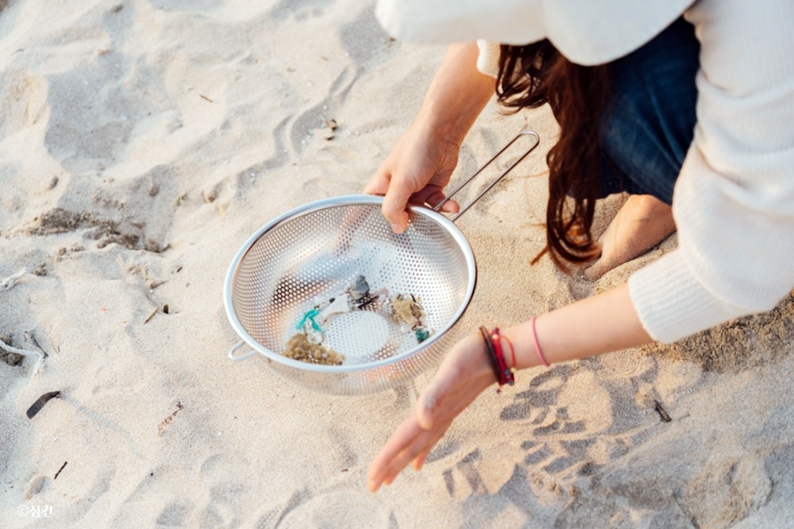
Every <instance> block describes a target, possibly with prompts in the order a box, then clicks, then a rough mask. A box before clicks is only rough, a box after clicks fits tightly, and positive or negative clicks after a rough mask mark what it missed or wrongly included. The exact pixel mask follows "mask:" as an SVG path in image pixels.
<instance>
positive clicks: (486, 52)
mask: <svg viewBox="0 0 794 529" xmlns="http://www.w3.org/2000/svg"><path fill="white" fill-rule="evenodd" d="M477 47H478V48H479V50H480V53H479V55H478V56H477V69H478V70H480V72H482V73H484V74H485V75H490V76H491V77H496V76H497V75H499V54H500V53H502V48H501V47H500V46H499V43H498V42H492V41H490V40H482V39H480V40H478V41H477Z"/></svg>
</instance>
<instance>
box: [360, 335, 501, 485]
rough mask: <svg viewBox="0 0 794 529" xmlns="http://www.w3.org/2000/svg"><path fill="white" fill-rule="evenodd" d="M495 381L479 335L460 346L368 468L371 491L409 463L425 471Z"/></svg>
mask: <svg viewBox="0 0 794 529" xmlns="http://www.w3.org/2000/svg"><path fill="white" fill-rule="evenodd" d="M494 382H496V377H495V375H494V372H493V370H492V368H491V365H490V363H489V361H488V354H487V353H486V351H485V343H484V342H483V339H482V336H480V335H479V333H478V334H476V335H472V336H468V337H466V338H464V339H463V340H461V341H459V342H458V343H456V344H455V346H454V347H453V348H452V350H451V351H450V352H449V354H448V355H447V356H446V358H445V359H444V361H443V362H442V363H441V366H440V367H439V369H438V373H436V376H435V377H434V378H433V380H432V381H431V382H430V385H428V386H427V388H425V390H424V391H423V392H422V394H421V395H420V396H419V401H418V402H417V404H416V410H415V412H414V414H413V415H412V416H411V417H409V418H408V419H407V420H406V421H405V422H403V424H402V425H401V426H400V427H399V428H398V429H397V431H396V432H394V434H392V436H391V438H390V439H389V441H388V442H387V443H386V445H385V446H384V447H383V448H382V449H381V451H380V452H379V453H378V455H377V456H376V457H375V459H374V460H373V461H372V464H370V467H369V490H370V491H372V492H375V491H377V490H378V489H379V488H380V486H381V485H382V484H383V483H385V484H386V485H390V484H391V483H392V482H393V481H394V479H395V478H396V477H397V475H398V474H399V473H400V472H401V471H402V469H403V468H405V467H406V465H408V463H410V462H413V467H414V469H416V470H420V469H421V468H422V465H423V464H424V462H425V458H426V457H427V455H428V454H429V453H430V450H432V449H433V447H434V446H435V444H436V443H437V442H438V440H439V439H441V437H443V435H444V433H445V432H446V431H447V428H449V426H450V424H452V421H453V420H454V419H455V417H457V416H458V415H459V414H460V413H461V412H462V411H463V410H464V409H466V407H468V405H469V404H471V403H472V402H473V401H474V399H475V398H477V396H478V395H479V394H480V393H482V391H483V390H484V389H485V388H487V387H488V386H490V385H491V384H493V383H494Z"/></svg>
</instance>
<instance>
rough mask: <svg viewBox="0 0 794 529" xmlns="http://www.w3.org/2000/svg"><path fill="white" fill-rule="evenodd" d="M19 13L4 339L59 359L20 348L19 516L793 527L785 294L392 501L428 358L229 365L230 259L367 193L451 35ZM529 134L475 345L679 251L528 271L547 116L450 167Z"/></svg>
mask: <svg viewBox="0 0 794 529" xmlns="http://www.w3.org/2000/svg"><path fill="white" fill-rule="evenodd" d="M0 8H1V9H2V10H0V61H2V68H0V75H2V81H0V184H1V186H0V189H1V190H2V192H0V281H2V280H3V279H5V278H11V279H10V280H8V281H7V282H6V283H5V284H4V285H2V286H3V287H6V288H5V289H1V288H0V339H3V340H4V342H5V343H7V344H9V345H10V346H12V347H14V348H17V349H21V350H25V351H30V352H33V353H35V355H41V356H42V357H43V358H42V359H40V360H39V359H37V357H36V356H30V357H25V358H22V357H19V356H16V355H13V354H8V353H6V352H2V353H0V491H2V494H0V527H2V528H17V527H44V528H71V527H79V528H111V527H112V528H117V527H118V528H139V527H201V528H204V527H207V528H210V527H228V528H232V527H240V528H249V527H251V528H258V529H264V528H275V527H283V528H292V527H296V528H297V527H340V528H342V527H344V528H359V527H360V528H373V527H384V528H409V527H472V528H474V527H527V528H544V527H620V528H623V527H625V528H629V527H631V528H634V527H648V528H651V527H659V528H661V527H665V528H666V527H698V528H722V527H739V528H761V527H791V526H794V353H793V352H792V349H794V323H793V321H794V320H793V318H794V299H791V298H790V299H786V300H784V301H783V302H782V303H781V304H780V305H779V306H778V308H777V309H776V310H775V311H773V312H771V313H768V314H762V315H757V316H753V317H748V318H743V319H740V320H736V321H733V322H729V323H727V324H725V325H722V326H720V327H718V328H716V329H713V330H710V331H707V332H704V333H701V334H699V335H696V336H694V337H691V338H689V339H686V340H684V341H682V342H680V343H676V344H673V345H669V346H667V345H654V346H649V347H644V348H641V349H637V350H628V351H621V352H616V353H611V354H607V355H602V356H600V357H597V358H593V359H588V360H583V361H577V362H570V363H565V364H559V365H554V366H552V367H551V368H550V369H548V370H546V369H544V368H538V369H532V370H528V371H524V372H521V373H519V374H518V376H517V382H516V385H515V386H513V387H511V388H506V389H505V390H504V391H503V392H502V393H501V394H496V393H495V391H494V390H488V391H487V392H485V393H484V394H483V395H482V396H481V397H480V398H479V399H478V400H477V401H476V402H475V403H474V405H473V406H472V407H471V408H469V409H468V410H466V411H465V412H464V413H463V414H462V415H461V416H460V417H459V419H458V420H456V422H455V423H453V425H452V427H451V429H450V431H449V432H448V434H447V436H446V437H445V438H444V439H443V440H442V441H441V442H440V444H439V445H438V446H437V448H436V449H435V450H434V451H433V452H432V453H431V455H430V457H429V458H428V460H427V464H426V466H425V468H424V469H423V470H422V471H421V472H415V471H413V470H410V469H409V470H407V471H406V472H405V473H404V474H403V475H401V476H400V477H399V478H398V480H397V481H396V482H395V483H394V484H393V485H392V486H390V487H385V488H384V489H382V490H381V491H379V492H378V493H376V494H371V493H370V492H368V491H367V489H366V476H367V470H368V466H369V463H370V461H371V460H372V458H373V457H374V456H375V454H376V453H377V451H378V450H379V448H380V447H381V446H382V445H383V443H384V442H385V441H386V440H387V439H388V437H389V435H390V434H391V433H392V432H393V431H394V429H395V428H396V427H397V426H398V425H399V424H400V423H401V422H402V421H403V420H404V419H405V418H406V417H407V416H408V415H409V414H410V413H411V412H412V409H413V405H414V404H415V402H416V397H417V395H418V392H419V391H421V389H422V388H423V387H425V385H426V384H427V382H428V381H429V380H430V377H431V376H432V371H430V372H427V373H424V374H423V375H421V376H420V377H419V378H417V379H416V380H415V381H414V382H413V383H412V384H409V385H407V386H403V387H399V388H397V389H393V390H388V391H384V392H381V393H377V394H374V395H369V396H362V397H341V396H328V395H323V394H320V393H316V392H313V391H310V390H308V389H306V388H303V387H301V386H298V385H296V384H294V383H292V382H290V381H287V380H285V379H283V378H281V377H280V376H278V375H277V374H275V373H274V372H273V371H272V370H271V369H270V368H268V365H267V361H266V359H265V358H263V357H255V358H251V359H248V360H246V361H244V362H239V363H237V362H232V361H231V360H229V358H228V357H227V352H228V351H229V349H230V348H231V347H232V346H233V345H234V344H235V343H236V342H237V341H238V339H239V338H238V336H237V335H236V333H235V332H234V330H233V329H232V327H231V326H230V324H229V322H228V319H227V316H226V313H225V312H224V306H223V295H222V290H223V282H224V279H225V275H226V272H227V269H228V267H229V264H230V262H231V260H232V259H233V257H234V255H235V253H236V252H237V251H238V249H239V248H240V246H241V245H242V244H243V243H244V242H245V241H246V240H247V239H248V237H249V236H250V235H251V234H253V233H254V232H255V231H256V230H257V229H258V228H260V227H261V226H262V225H264V224H266V223H267V222H268V221H270V220H271V219H273V218H275V217H276V216H278V215H280V214H282V213H284V212H286V211H288V210H290V209H292V208H294V207H297V206H300V205H302V204H305V203H308V202H311V201H314V200H319V199H322V198H328V197H333V196H338V195H345V194H352V193H359V192H361V190H362V189H363V187H364V185H365V183H366V181H367V179H368V178H369V176H370V175H371V174H372V173H373V172H374V171H375V170H376V169H377V168H378V166H379V165H380V163H381V162H382V161H383V159H384V158H385V157H386V156H387V155H388V153H389V152H390V150H391V148H392V147H393V146H394V144H395V143H396V142H397V140H398V139H399V138H400V136H401V134H402V133H403V131H404V130H405V129H406V128H407V127H408V126H409V125H410V123H411V122H412V120H413V117H414V115H415V114H416V112H417V110H418V109H419V106H420V104H421V101H422V98H423V95H424V92H425V89H426V87H427V85H428V84H429V82H430V80H431V79H432V76H433V74H434V71H435V68H436V67H437V66H438V64H439V63H440V61H441V58H442V55H443V53H444V48H443V47H433V46H417V45H410V44H405V43H401V42H398V41H395V40H393V39H391V38H389V36H388V35H386V34H385V33H384V32H383V30H382V29H381V28H380V27H379V26H378V24H377V22H376V20H375V18H374V15H373V3H372V2H363V3H362V2H356V1H354V0H325V1H320V0H306V1H289V0H281V1H266V2H243V1H225V0H194V1H188V0H121V1H118V0H113V1H95V0H76V1H73V2H45V1H43V0H28V1H24V2H23V1H22V0H8V1H2V2H0ZM524 127H530V128H531V129H532V130H535V131H536V132H537V133H538V134H539V135H540V139H541V143H540V147H539V148H538V149H537V150H536V151H535V152H534V153H533V154H532V155H530V156H529V157H528V158H527V159H526V160H525V161H523V162H522V163H521V164H520V165H519V166H518V167H517V168H516V170H515V171H514V172H513V173H511V174H510V175H509V176H508V177H506V178H505V180H504V181H503V182H500V184H499V185H497V186H496V187H495V188H494V189H493V190H492V191H491V192H490V193H489V194H487V195H486V196H485V197H484V198H483V199H481V200H480V201H479V202H478V203H477V204H476V205H475V206H474V207H473V208H472V209H471V210H470V211H469V212H467V213H466V215H465V216H463V217H461V218H460V219H459V220H458V223H457V225H458V227H459V228H460V229H461V231H462V232H463V233H464V234H465V235H466V237H467V239H468V241H469V243H470V245H471V247H472V250H473V251H474V254H475V255H476V258H477V265H478V278H477V279H478V281H477V290H476V293H475V295H474V298H473V300H472V302H471V305H470V306H469V309H468V311H467V313H466V314H465V316H464V317H463V319H462V320H461V322H460V323H459V324H458V326H457V329H458V330H459V332H461V333H469V332H474V331H475V330H476V329H477V327H478V326H479V325H481V324H487V325H495V324H498V325H501V326H507V325H510V324H513V323H516V322H520V321H524V320H526V319H528V318H529V317H530V316H532V315H534V314H540V313H543V312H545V311H548V310H551V309H554V308H557V307H560V306H563V305H566V304H568V303H571V302H572V301H575V300H577V299H581V298H583V297H586V296H589V295H591V294H593V293H596V292H599V291H602V290H604V289H608V288H610V287H612V286H616V285H619V284H621V283H623V282H625V281H626V279H627V278H628V276H629V275H630V274H631V272H633V271H634V270H636V269H638V268H639V267H641V266H643V265H644V264H645V263H647V262H650V261H651V260H653V259H655V258H657V257H658V256H659V255H661V254H663V253H664V252H666V251H669V250H670V249H672V248H674V247H675V245H676V240H675V236H673V237H672V238H671V239H668V240H667V241H665V242H664V243H663V244H662V245H661V246H660V247H658V248H656V249H655V250H654V251H653V252H651V253H650V254H648V255H646V256H643V257H642V258H640V259H637V260H635V261H632V262H629V263H627V264H625V265H623V266H621V267H619V268H617V269H615V270H613V271H611V272H609V273H608V274H607V275H605V276H604V277H603V278H602V279H600V280H599V281H597V282H595V283H591V282H587V281H584V280H582V279H578V278H576V277H568V276H566V275H564V274H562V273H561V272H559V271H557V270H556V269H555V267H554V265H553V264H552V262H551V261H550V260H549V258H548V257H544V258H542V259H541V260H540V261H539V263H538V264H537V265H535V266H530V261H531V260H532V258H533V257H535V255H536V254H537V253H538V252H539V251H540V250H541V249H542V248H543V247H544V245H545V232H544V228H543V226H542V222H543V221H544V218H545V203H546V200H547V179H546V175H547V169H546V164H545V153H546V152H547V151H548V149H549V147H550V146H551V145H552V144H553V142H554V138H555V135H556V134H557V128H556V123H555V122H554V119H553V117H552V116H551V114H550V112H549V111H548V109H547V108H541V109H538V110H535V111H531V112H522V113H519V114H517V115H504V114H503V113H502V112H501V111H500V110H499V108H498V107H497V106H496V104H495V103H494V102H491V104H489V106H488V107H487V108H486V110H485V112H484V113H483V115H482V116H481V117H480V119H479V120H478V121H477V123H476V124H475V125H474V127H473V129H472V131H471V133H470V134H469V136H468V138H467V140H466V142H465V144H464V145H463V149H462V152H461V159H460V162H459V167H458V171H457V173H456V177H455V178H459V177H461V176H464V175H466V174H469V173H471V172H472V171H473V170H474V169H475V168H476V167H478V166H479V165H480V164H482V163H483V162H485V161H486V160H488V159H489V158H490V157H491V155H493V154H494V153H495V152H496V151H498V150H499V148H500V147H501V146H502V145H503V144H505V143H506V142H507V141H509V140H510V139H511V138H512V137H513V136H514V135H515V134H516V133H517V132H518V131H520V130H522V129H523V128H524ZM482 185H484V183H483V182H480V181H478V183H476V184H475V189H476V188H477V187H478V186H479V187H482ZM623 199H624V198H623V197H619V196H613V197H610V198H609V199H607V200H606V201H604V204H603V205H602V206H601V207H600V209H599V212H598V219H597V229H599V230H603V229H605V227H606V224H607V223H608V222H609V220H610V218H611V216H612V215H613V214H614V212H615V211H616V209H617V207H619V206H620V204H621V201H622V200H623ZM754 258H763V257H762V256H737V259H754ZM50 392H60V393H59V395H58V396H57V398H52V399H51V400H49V401H48V402H46V403H44V404H43V406H41V407H40V409H39V410H38V412H37V413H35V414H34V415H33V416H32V417H30V418H29V417H28V414H29V413H30V411H29V409H30V408H31V406H33V405H34V403H35V402H37V399H39V398H40V397H41V396H42V395H44V394H47V393H50Z"/></svg>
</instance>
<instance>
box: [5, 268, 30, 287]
mask: <svg viewBox="0 0 794 529" xmlns="http://www.w3.org/2000/svg"><path fill="white" fill-rule="evenodd" d="M27 273H28V269H27V268H23V269H22V270H20V271H19V272H17V273H16V274H13V275H10V276H8V277H7V278H5V279H3V281H0V290H11V289H12V288H14V286H15V285H16V284H17V280H18V279H19V278H21V277H22V276H24V275H25V274H27Z"/></svg>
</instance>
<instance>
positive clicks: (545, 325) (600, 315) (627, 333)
mask: <svg viewBox="0 0 794 529" xmlns="http://www.w3.org/2000/svg"><path fill="white" fill-rule="evenodd" d="M535 329H536V332H537V338H538V342H539V344H540V347H541V350H542V351H543V355H544V356H545V358H546V360H547V361H548V362H549V363H550V364H555V363H558V362H565V361H567V360H575V359H578V358H585V357H588V356H594V355H597V354H601V353H606V352H610V351H618V350H620V349H626V348H629V347H637V346H639V345H643V344H646V343H650V342H651V341H652V339H651V337H650V336H648V333H647V332H645V329H644V328H643V327H642V324H641V323H640V319H639V317H638V316H637V313H636V311H635V310H634V305H633V304H632V301H631V298H630V297H629V289H628V285H626V284H624V285H622V286H619V287H617V288H614V289H612V290H608V291H606V292H603V293H601V294H598V295H597V296H593V297H589V298H586V299H583V300H580V301H578V302H576V303H573V304H571V305H567V306H565V307H562V308H560V309H557V310H555V311H552V312H549V313H547V314H544V315H542V316H539V317H538V318H537V320H536V322H535ZM502 334H503V335H504V336H506V337H507V338H509V339H510V341H511V342H512V343H513V345H514V347H515V353H516V364H517V368H518V369H523V368H527V367H533V366H537V365H540V364H541V362H540V359H539V357H538V355H537V352H536V351H535V346H534V343H533V340H532V326H531V322H524V323H521V324H519V325H515V326H513V327H510V328H509V329H504V330H503V331H502Z"/></svg>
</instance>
